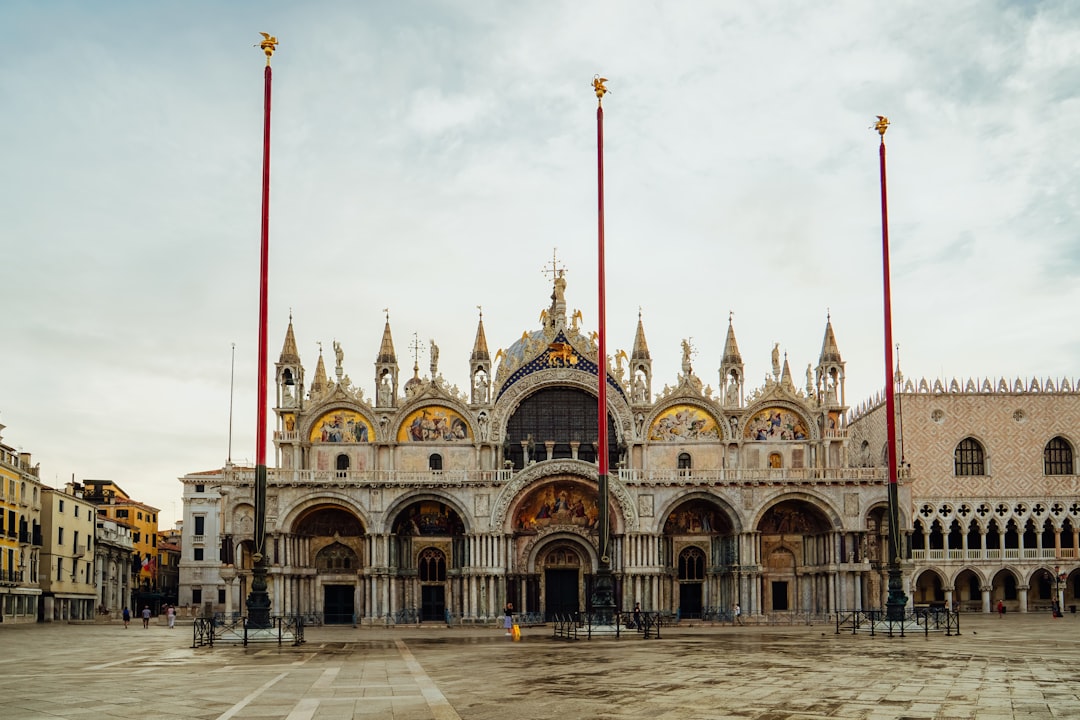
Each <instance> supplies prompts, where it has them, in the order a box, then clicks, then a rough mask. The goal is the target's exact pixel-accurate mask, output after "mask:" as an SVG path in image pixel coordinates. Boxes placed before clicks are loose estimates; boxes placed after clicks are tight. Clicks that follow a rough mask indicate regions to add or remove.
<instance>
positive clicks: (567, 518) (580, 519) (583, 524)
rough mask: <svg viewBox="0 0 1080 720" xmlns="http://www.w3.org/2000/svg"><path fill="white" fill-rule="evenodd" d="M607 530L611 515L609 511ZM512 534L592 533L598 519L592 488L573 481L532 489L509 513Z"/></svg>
mask: <svg viewBox="0 0 1080 720" xmlns="http://www.w3.org/2000/svg"><path fill="white" fill-rule="evenodd" d="M609 517H610V518H611V520H610V521H609V522H610V523H611V527H612V528H614V527H615V513H614V512H613V511H612V508H609ZM513 518H514V525H513V529H514V532H516V533H534V532H540V531H545V530H553V529H557V528H578V529H581V530H593V529H595V528H596V525H597V522H598V521H599V518H600V508H599V505H598V504H597V500H596V488H595V487H592V486H590V485H588V484H586V483H583V482H579V481H576V480H569V479H559V480H554V481H550V482H546V483H543V484H541V485H538V486H536V487H534V488H532V489H531V490H530V491H529V492H528V493H527V494H526V495H525V496H523V497H522V498H521V499H520V500H519V501H518V502H517V504H516V506H515V508H514V511H513Z"/></svg>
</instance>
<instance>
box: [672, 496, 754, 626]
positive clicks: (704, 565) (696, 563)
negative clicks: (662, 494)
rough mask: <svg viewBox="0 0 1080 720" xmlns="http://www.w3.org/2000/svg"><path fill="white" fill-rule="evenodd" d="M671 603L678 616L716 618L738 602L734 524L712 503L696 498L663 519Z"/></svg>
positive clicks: (681, 505) (679, 506)
mask: <svg viewBox="0 0 1080 720" xmlns="http://www.w3.org/2000/svg"><path fill="white" fill-rule="evenodd" d="M664 541H665V545H666V547H667V550H666V555H667V564H668V565H669V566H671V567H672V568H673V572H672V574H671V575H670V576H669V578H670V579H669V582H670V583H671V600H672V604H673V606H674V607H673V608H672V609H675V610H678V612H679V617H684V618H702V617H716V616H718V615H719V614H720V613H722V612H723V611H724V610H725V609H730V608H731V606H732V604H733V603H734V602H735V601H736V593H735V583H734V579H733V576H732V568H733V567H734V566H736V565H738V557H737V555H738V552H737V549H736V542H735V530H734V525H733V524H732V522H731V519H730V518H729V516H728V515H727V513H726V512H725V511H724V510H723V509H722V508H721V507H720V506H719V505H717V504H716V503H715V502H713V501H711V500H708V499H704V498H694V499H691V500H687V501H686V502H683V503H681V504H679V505H678V506H677V507H675V509H674V510H672V511H671V512H670V513H669V514H668V516H667V518H666V519H665V521H664Z"/></svg>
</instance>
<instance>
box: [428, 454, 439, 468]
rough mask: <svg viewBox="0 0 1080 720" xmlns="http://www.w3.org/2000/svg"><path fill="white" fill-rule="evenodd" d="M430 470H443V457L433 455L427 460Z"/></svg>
mask: <svg viewBox="0 0 1080 720" xmlns="http://www.w3.org/2000/svg"><path fill="white" fill-rule="evenodd" d="M427 466H428V470H442V455H440V454H439V453H431V454H430V455H428V459H427Z"/></svg>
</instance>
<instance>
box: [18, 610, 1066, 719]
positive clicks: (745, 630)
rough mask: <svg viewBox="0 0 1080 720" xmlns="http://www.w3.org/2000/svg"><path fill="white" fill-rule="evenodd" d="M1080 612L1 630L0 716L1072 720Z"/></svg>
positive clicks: (59, 626)
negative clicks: (548, 624)
mask: <svg viewBox="0 0 1080 720" xmlns="http://www.w3.org/2000/svg"><path fill="white" fill-rule="evenodd" d="M1078 632H1080V619H1078V617H1077V616H1075V615H1066V617H1065V618H1061V619H1056V620H1055V619H1052V618H1051V617H1050V616H1049V614H1048V613H1043V614H1039V615H1029V616H1026V617H1025V616H1019V615H1017V616H1009V617H1007V618H1006V619H999V618H997V617H996V616H983V615H969V616H963V619H962V623H961V634H960V635H959V636H958V637H946V636H944V635H930V636H929V637H924V636H922V635H908V636H907V637H905V638H899V637H894V638H891V639H890V638H886V637H880V636H879V637H873V638H872V637H869V636H867V635H859V636H852V635H849V634H841V635H837V634H836V633H835V630H834V628H833V627H832V626H829V625H813V626H806V625H792V626H783V627H778V626H773V627H755V626H752V625H748V626H743V627H730V626H716V625H700V624H699V625H689V624H687V625H684V626H680V627H670V628H665V629H664V632H663V635H664V636H663V638H662V639H660V640H648V641H646V640H641V639H640V638H638V637H630V638H622V639H619V640H614V639H604V640H591V641H590V640H579V641H577V642H566V641H559V640H554V639H552V638H551V635H550V630H548V629H546V628H542V627H536V628H527V629H526V630H525V634H524V637H523V639H522V641H521V642H519V643H514V642H510V641H509V640H508V639H507V638H506V637H505V635H504V633H503V632H502V631H501V630H495V629H486V628H474V629H456V628H455V629H448V628H445V627H442V626H421V627H396V628H390V629H383V628H380V629H373V628H352V627H351V626H345V627H315V628H308V630H307V642H306V643H305V644H303V645H300V646H296V647H293V646H282V647H278V646H277V645H276V644H275V645H265V644H264V645H250V646H248V647H246V648H245V647H243V646H237V645H220V644H219V645H217V646H215V647H213V648H197V649H193V648H191V647H190V646H191V640H192V633H191V627H190V626H178V627H177V628H176V629H174V630H169V629H168V628H167V627H165V626H164V625H163V624H162V625H157V624H152V625H151V627H150V628H149V629H147V630H144V629H142V628H141V627H136V626H134V625H133V626H132V627H131V628H129V629H127V630H125V629H124V628H123V626H122V625H119V624H115V625H113V624H96V625H66V624H48V625H24V626H0V647H2V648H3V653H2V657H0V698H2V705H0V708H2V709H0V717H2V718H3V720H38V719H45V718H48V719H56V718H78V719H81V718H86V719H88V720H89V719H90V718H93V719H94V720H111V719H118V720H121V719H122V720H130V719H134V718H139V719H144V718H163V719H166V720H170V719H173V718H175V719H177V720H179V719H182V718H183V719H191V718H198V719H206V720H227V719H229V718H238V719H239V718H283V719H285V720H336V719H338V718H341V719H344V718H386V719H387V720H431V719H434V720H458V719H461V720H506V719H507V718H513V719H514V720H530V719H533V718H535V719H540V718H556V719H558V720H572V719H576V718H599V719H604V720H632V719H638V718H648V719H649V720H699V719H700V720H724V719H732V720H812V719H819V718H843V719H845V720H846V719H851V720H854V719H860V720H900V719H903V720H954V719H960V718H965V719H976V720H990V719H998V718H1080V643H1078V642H1077V640H1078Z"/></svg>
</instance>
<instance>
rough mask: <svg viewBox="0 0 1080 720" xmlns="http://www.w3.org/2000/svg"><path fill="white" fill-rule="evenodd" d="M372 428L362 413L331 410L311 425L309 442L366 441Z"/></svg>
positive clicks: (371, 432) (372, 431)
mask: <svg viewBox="0 0 1080 720" xmlns="http://www.w3.org/2000/svg"><path fill="white" fill-rule="evenodd" d="M373 435H374V430H373V428H372V427H371V425H370V424H369V423H368V421H367V419H366V418H364V416H363V415H361V414H360V413H358V412H356V411H354V410H331V411H330V412H328V413H325V414H324V415H323V416H322V417H320V418H319V419H318V420H316V421H315V424H314V425H312V426H311V438H310V439H311V442H313V443H317V442H324V443H366V442H368V441H369V439H370V438H371V437H372V436H373Z"/></svg>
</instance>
